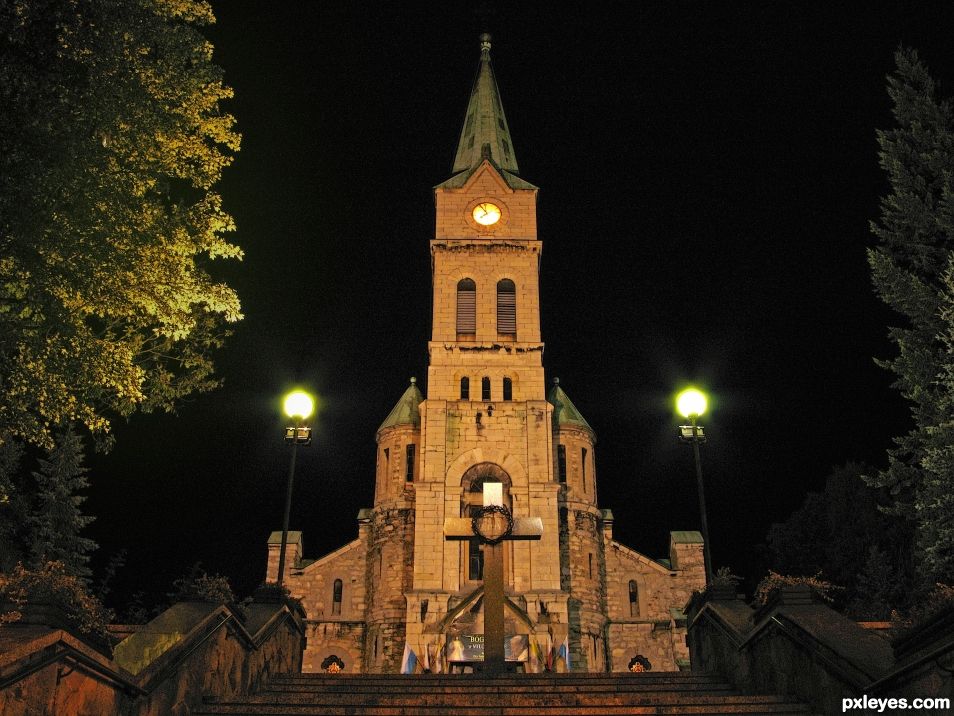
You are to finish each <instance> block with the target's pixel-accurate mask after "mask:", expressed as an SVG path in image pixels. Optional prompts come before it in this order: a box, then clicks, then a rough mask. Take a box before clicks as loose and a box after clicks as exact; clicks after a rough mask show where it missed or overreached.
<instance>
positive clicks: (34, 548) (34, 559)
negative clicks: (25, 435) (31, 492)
mask: <svg viewBox="0 0 954 716" xmlns="http://www.w3.org/2000/svg"><path fill="white" fill-rule="evenodd" d="M83 458H84V452H83V443H82V441H81V440H80V437H79V436H78V435H77V434H76V433H75V432H74V431H73V429H72V427H67V428H66V429H65V430H63V431H62V432H61V433H60V434H59V435H58V436H57V441H56V447H54V448H53V449H52V450H51V451H50V452H49V453H48V455H47V457H46V459H41V460H40V461H39V466H40V469H39V470H37V471H35V472H34V473H33V478H34V480H35V481H36V488H37V492H36V497H35V500H34V510H33V516H32V518H31V527H32V529H31V534H30V538H31V539H30V545H29V557H30V562H31V563H32V564H33V566H34V567H37V568H38V567H40V566H42V565H43V564H45V563H47V562H50V561H52V560H58V561H60V562H63V564H64V565H65V566H66V571H67V572H68V573H69V574H72V575H75V576H77V577H84V578H88V577H89V576H90V570H89V567H88V566H87V564H88V562H89V556H90V553H92V552H93V551H94V550H95V549H96V548H97V544H96V543H95V542H94V541H93V540H91V539H89V538H87V537H82V536H81V535H80V533H81V532H82V531H83V529H84V528H85V527H86V526H87V525H89V523H90V522H92V521H93V519H94V518H93V517H87V516H85V515H83V513H82V512H81V511H80V505H82V504H83V502H85V501H86V497H84V496H83V495H80V494H79V492H80V490H83V489H85V488H86V487H88V486H89V482H88V481H87V479H86V473H87V472H89V470H88V468H85V467H83Z"/></svg>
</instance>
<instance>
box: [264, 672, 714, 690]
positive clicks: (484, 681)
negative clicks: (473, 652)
mask: <svg viewBox="0 0 954 716" xmlns="http://www.w3.org/2000/svg"><path fill="white" fill-rule="evenodd" d="M677 674H678V672H673V673H671V674H658V675H656V674H654V675H651V676H650V675H646V674H624V675H619V676H609V675H602V674H600V675H596V674H594V675H593V676H592V677H583V676H581V675H577V674H567V675H565V677H563V678H561V677H558V676H553V675H543V674H528V675H526V676H523V675H521V677H520V678H514V677H496V678H488V677H480V676H473V675H470V674H464V675H453V676H448V675H433V674H424V675H415V676H402V675H387V676H386V675H373V676H372V675H347V676H345V675H338V676H329V675H325V674H322V675H311V674H304V675H301V676H281V677H277V676H276V677H273V678H272V680H271V682H270V683H271V684H273V685H276V686H281V687H282V688H284V687H286V686H288V687H294V688H316V689H325V688H332V687H333V688H345V689H350V688H361V689H365V688H386V689H393V688H402V689H403V688H418V687H423V688H432V687H443V686H447V687H453V688H458V689H459V688H468V686H472V687H473V688H479V689H486V688H509V687H512V686H521V687H522V686H527V685H531V686H532V687H533V688H537V689H540V688H547V689H549V688H567V689H574V688H589V687H599V686H612V687H618V686H620V685H622V684H632V685H638V686H659V687H662V688H666V687H672V688H699V687H705V686H722V685H724V684H725V681H723V680H722V679H720V678H719V677H716V676H708V675H705V676H678V675H677Z"/></svg>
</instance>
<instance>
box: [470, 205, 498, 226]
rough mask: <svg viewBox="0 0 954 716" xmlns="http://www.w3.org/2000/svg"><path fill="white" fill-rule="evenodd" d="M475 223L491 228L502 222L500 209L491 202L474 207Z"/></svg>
mask: <svg viewBox="0 0 954 716" xmlns="http://www.w3.org/2000/svg"><path fill="white" fill-rule="evenodd" d="M474 221H476V222H477V223H478V224H482V225H484V226H491V225H492V224H496V223H497V222H498V221H500V207H499V206H497V205H496V204H491V203H490V202H489V201H485V202H482V203H480V204H478V205H477V206H475V207H474Z"/></svg>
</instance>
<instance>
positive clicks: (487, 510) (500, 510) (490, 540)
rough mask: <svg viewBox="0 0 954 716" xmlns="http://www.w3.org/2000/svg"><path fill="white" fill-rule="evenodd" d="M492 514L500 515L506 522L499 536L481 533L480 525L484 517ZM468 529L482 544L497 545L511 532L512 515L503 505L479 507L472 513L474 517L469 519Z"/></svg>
mask: <svg viewBox="0 0 954 716" xmlns="http://www.w3.org/2000/svg"><path fill="white" fill-rule="evenodd" d="M494 514H496V515H502V516H503V518H504V520H506V523H507V527H506V529H505V530H504V531H503V532H501V533H500V534H499V535H486V534H484V533H483V532H481V530H480V523H481V521H482V520H483V518H484V517H487V516H488V515H494ZM470 527H471V529H472V530H473V531H474V534H475V535H476V536H477V538H478V539H480V541H481V542H483V543H484V544H499V543H500V542H502V541H503V540H504V539H506V538H507V537H508V536H510V533H511V532H513V515H512V514H511V512H510V510H508V509H507V508H506V507H504V506H503V505H487V506H486V507H481V508H480V509H479V510H477V511H476V512H475V513H474V516H473V517H471V519H470Z"/></svg>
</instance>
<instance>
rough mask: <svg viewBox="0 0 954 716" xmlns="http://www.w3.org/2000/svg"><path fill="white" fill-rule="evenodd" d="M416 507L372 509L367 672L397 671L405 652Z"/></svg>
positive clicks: (367, 616)
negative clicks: (405, 620) (414, 508)
mask: <svg viewBox="0 0 954 716" xmlns="http://www.w3.org/2000/svg"><path fill="white" fill-rule="evenodd" d="M413 546H414V510H413V509H410V508H405V509H375V510H374V511H373V512H372V522H371V526H370V541H369V549H368V565H367V571H366V575H365V579H366V584H367V593H368V595H369V599H368V609H367V613H366V623H367V633H366V638H365V644H364V653H365V671H366V672H368V673H397V672H399V671H400V668H401V657H402V656H403V653H404V641H405V636H406V632H405V624H404V619H405V616H406V614H407V601H406V599H405V597H404V594H405V593H406V592H407V591H409V590H410V589H411V588H412V585H413V581H414V551H413Z"/></svg>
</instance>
